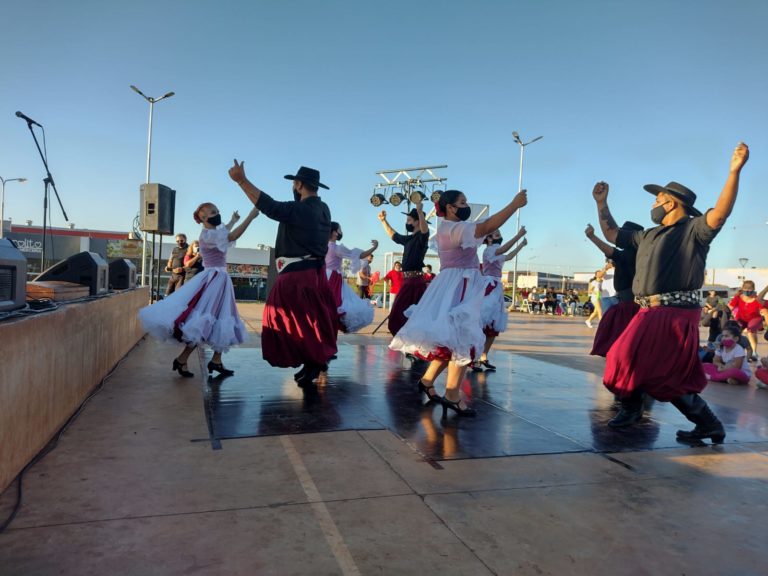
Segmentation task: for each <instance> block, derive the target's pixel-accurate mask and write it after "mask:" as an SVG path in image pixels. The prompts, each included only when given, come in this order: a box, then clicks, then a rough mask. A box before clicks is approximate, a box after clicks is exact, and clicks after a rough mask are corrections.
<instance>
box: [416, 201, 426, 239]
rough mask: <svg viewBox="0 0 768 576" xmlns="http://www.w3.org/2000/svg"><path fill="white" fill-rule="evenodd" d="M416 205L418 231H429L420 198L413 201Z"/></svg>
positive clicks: (424, 232)
mask: <svg viewBox="0 0 768 576" xmlns="http://www.w3.org/2000/svg"><path fill="white" fill-rule="evenodd" d="M414 204H415V205H416V212H418V213H419V232H421V233H422V234H428V233H429V226H428V225H427V218H426V216H424V209H423V207H422V204H421V200H419V201H418V202H415V203H414Z"/></svg>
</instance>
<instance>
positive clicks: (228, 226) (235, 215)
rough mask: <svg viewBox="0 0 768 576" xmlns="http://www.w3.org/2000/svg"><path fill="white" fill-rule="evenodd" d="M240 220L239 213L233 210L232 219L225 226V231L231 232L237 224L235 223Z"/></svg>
mask: <svg viewBox="0 0 768 576" xmlns="http://www.w3.org/2000/svg"><path fill="white" fill-rule="evenodd" d="M238 220H240V212H238V211H237V210H235V211H234V212H233V213H232V218H230V220H229V222H227V224H226V225H225V227H226V229H227V230H232V228H233V227H234V226H235V224H237V221H238Z"/></svg>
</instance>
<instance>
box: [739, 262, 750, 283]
mask: <svg viewBox="0 0 768 576" xmlns="http://www.w3.org/2000/svg"><path fill="white" fill-rule="evenodd" d="M747 262H749V258H739V264H741V281H742V282H744V281H745V280H746V279H747V271H746V267H747Z"/></svg>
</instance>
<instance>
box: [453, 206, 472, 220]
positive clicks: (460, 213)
mask: <svg viewBox="0 0 768 576" xmlns="http://www.w3.org/2000/svg"><path fill="white" fill-rule="evenodd" d="M470 214H472V208H470V207H469V206H462V207H461V208H456V218H458V219H459V220H461V221H462V222H464V221H466V220H467V219H468V218H469V215H470Z"/></svg>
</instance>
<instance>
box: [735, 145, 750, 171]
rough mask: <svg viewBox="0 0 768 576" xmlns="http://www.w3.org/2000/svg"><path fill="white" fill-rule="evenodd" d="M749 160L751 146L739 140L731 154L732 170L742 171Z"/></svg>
mask: <svg viewBox="0 0 768 576" xmlns="http://www.w3.org/2000/svg"><path fill="white" fill-rule="evenodd" d="M747 160H749V146H747V145H746V144H744V142H739V144H738V145H737V146H736V149H735V150H734V151H733V156H731V172H740V171H741V169H742V168H743V167H744V164H746V163H747Z"/></svg>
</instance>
